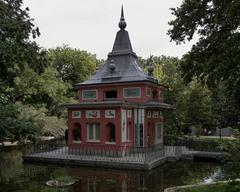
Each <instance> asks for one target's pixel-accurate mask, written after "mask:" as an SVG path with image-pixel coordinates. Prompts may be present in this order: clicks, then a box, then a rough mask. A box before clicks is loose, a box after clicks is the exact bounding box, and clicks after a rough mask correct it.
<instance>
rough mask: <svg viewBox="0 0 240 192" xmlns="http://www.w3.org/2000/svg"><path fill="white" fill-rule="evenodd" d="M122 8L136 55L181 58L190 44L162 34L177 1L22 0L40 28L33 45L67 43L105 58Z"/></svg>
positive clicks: (166, 28)
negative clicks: (173, 40) (176, 43)
mask: <svg viewBox="0 0 240 192" xmlns="http://www.w3.org/2000/svg"><path fill="white" fill-rule="evenodd" d="M121 4H123V5H124V11H125V19H126V21H127V25H128V26H127V28H126V29H127V30H128V31H129V34H130V39H131V41H132V46H133V49H134V51H135V52H136V53H137V55H139V56H141V57H148V56H149V55H150V54H154V55H161V54H164V55H170V56H178V57H181V56H182V54H184V53H186V52H187V51H188V50H190V47H191V44H190V43H188V44H186V45H181V46H177V45H175V43H174V42H172V43H170V38H169V37H168V36H167V35H166V33H167V30H168V29H169V28H170V27H169V26H168V22H169V21H170V20H171V19H173V18H174V17H173V16H172V15H171V11H170V10H169V8H171V7H177V6H180V4H181V0H164V1H163V0H148V1H146V0H87V1H86V0H41V1H40V0H25V2H24V6H28V7H29V8H30V16H31V17H32V18H34V19H35V23H36V25H37V26H39V28H40V32H41V36H40V37H39V38H38V39H37V42H38V43H39V44H40V46H42V47H46V48H53V47H56V46H59V45H62V44H67V45H69V46H71V47H74V48H79V49H81V50H87V51H89V52H91V53H93V54H97V57H98V58H102V59H105V58H106V57H107V54H108V53H109V52H110V51H111V49H112V46H113V42H114V39H115V35H116V32H117V31H118V21H119V18H120V8H121Z"/></svg>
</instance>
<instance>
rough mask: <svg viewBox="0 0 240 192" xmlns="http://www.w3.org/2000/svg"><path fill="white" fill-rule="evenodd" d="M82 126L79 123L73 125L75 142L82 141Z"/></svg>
mask: <svg viewBox="0 0 240 192" xmlns="http://www.w3.org/2000/svg"><path fill="white" fill-rule="evenodd" d="M81 135H82V134H81V125H80V124H79V123H75V124H74V125H73V129H72V137H73V141H81V139H82V138H81Z"/></svg>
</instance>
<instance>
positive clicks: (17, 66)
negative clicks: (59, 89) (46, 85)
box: [0, 0, 46, 93]
mask: <svg viewBox="0 0 240 192" xmlns="http://www.w3.org/2000/svg"><path fill="white" fill-rule="evenodd" d="M21 6H22V0H11V1H10V0H1V1H0V21H1V28H0V29H1V30H0V61H1V65H0V85H1V86H0V92H1V93H5V89H9V88H12V86H13V84H14V79H15V78H16V77H19V76H21V74H22V72H23V71H24V70H25V68H26V67H27V68H28V67H29V68H31V69H33V70H34V71H35V72H36V73H38V74H40V73H42V72H43V70H44V67H45V64H46V58H45V57H44V55H45V53H44V51H43V50H41V49H40V48H39V47H38V45H37V44H36V43H35V42H33V41H30V37H31V36H32V37H33V38H35V37H36V36H39V35H40V33H39V30H38V28H37V27H35V26H34V24H33V19H31V18H30V17H29V15H28V11H29V9H28V8H26V9H25V10H23V9H22V7H21Z"/></svg>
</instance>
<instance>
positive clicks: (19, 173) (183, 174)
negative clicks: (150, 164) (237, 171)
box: [0, 147, 221, 192]
mask: <svg viewBox="0 0 240 192" xmlns="http://www.w3.org/2000/svg"><path fill="white" fill-rule="evenodd" d="M220 173H221V166H220V165H219V164H217V163H213V162H196V161H195V162H192V161H184V162H183V161H179V162H176V163H166V164H164V165H162V166H160V167H158V168H156V169H154V170H152V171H129V170H112V169H99V168H87V167H76V166H75V167H73V166H69V167H68V166H59V165H49V164H29V163H23V161H22V152H21V150H20V149H19V148H16V147H8V148H4V149H3V148H0V191H1V192H10V191H11V192H118V191H119V192H133V191H141V192H143V191H151V192H156V191H158V192H159V191H160V192H161V191H163V190H164V188H167V187H171V186H176V185H184V184H193V183H198V182H211V181H212V180H215V179H219V178H218V175H219V174H220ZM66 176H67V177H68V176H70V177H71V178H75V179H77V182H76V183H75V184H73V185H71V186H68V187H49V186H47V185H46V182H47V181H49V180H51V179H56V178H59V177H66ZM68 178H69V177H68Z"/></svg>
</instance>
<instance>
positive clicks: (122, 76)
mask: <svg viewBox="0 0 240 192" xmlns="http://www.w3.org/2000/svg"><path fill="white" fill-rule="evenodd" d="M119 27H120V30H119V31H118V32H117V35H116V38H115V42H114V45H113V49H112V52H110V53H109V54H108V58H107V61H106V63H105V64H104V65H103V66H102V67H101V68H100V69H99V70H97V71H96V73H95V74H94V75H93V76H92V77H91V78H90V79H89V80H86V81H84V82H82V83H78V84H76V85H91V84H105V83H121V82H135V81H150V82H154V83H158V82H157V80H155V79H153V78H152V77H151V76H148V75H146V74H145V73H144V72H143V70H142V69H141V68H140V67H139V65H138V59H137V55H136V54H135V53H134V52H133V50H132V45H131V41H130V38H129V35H128V32H127V31H126V30H125V27H126V22H125V19H124V15H123V9H122V13H121V19H120V22H119Z"/></svg>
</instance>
